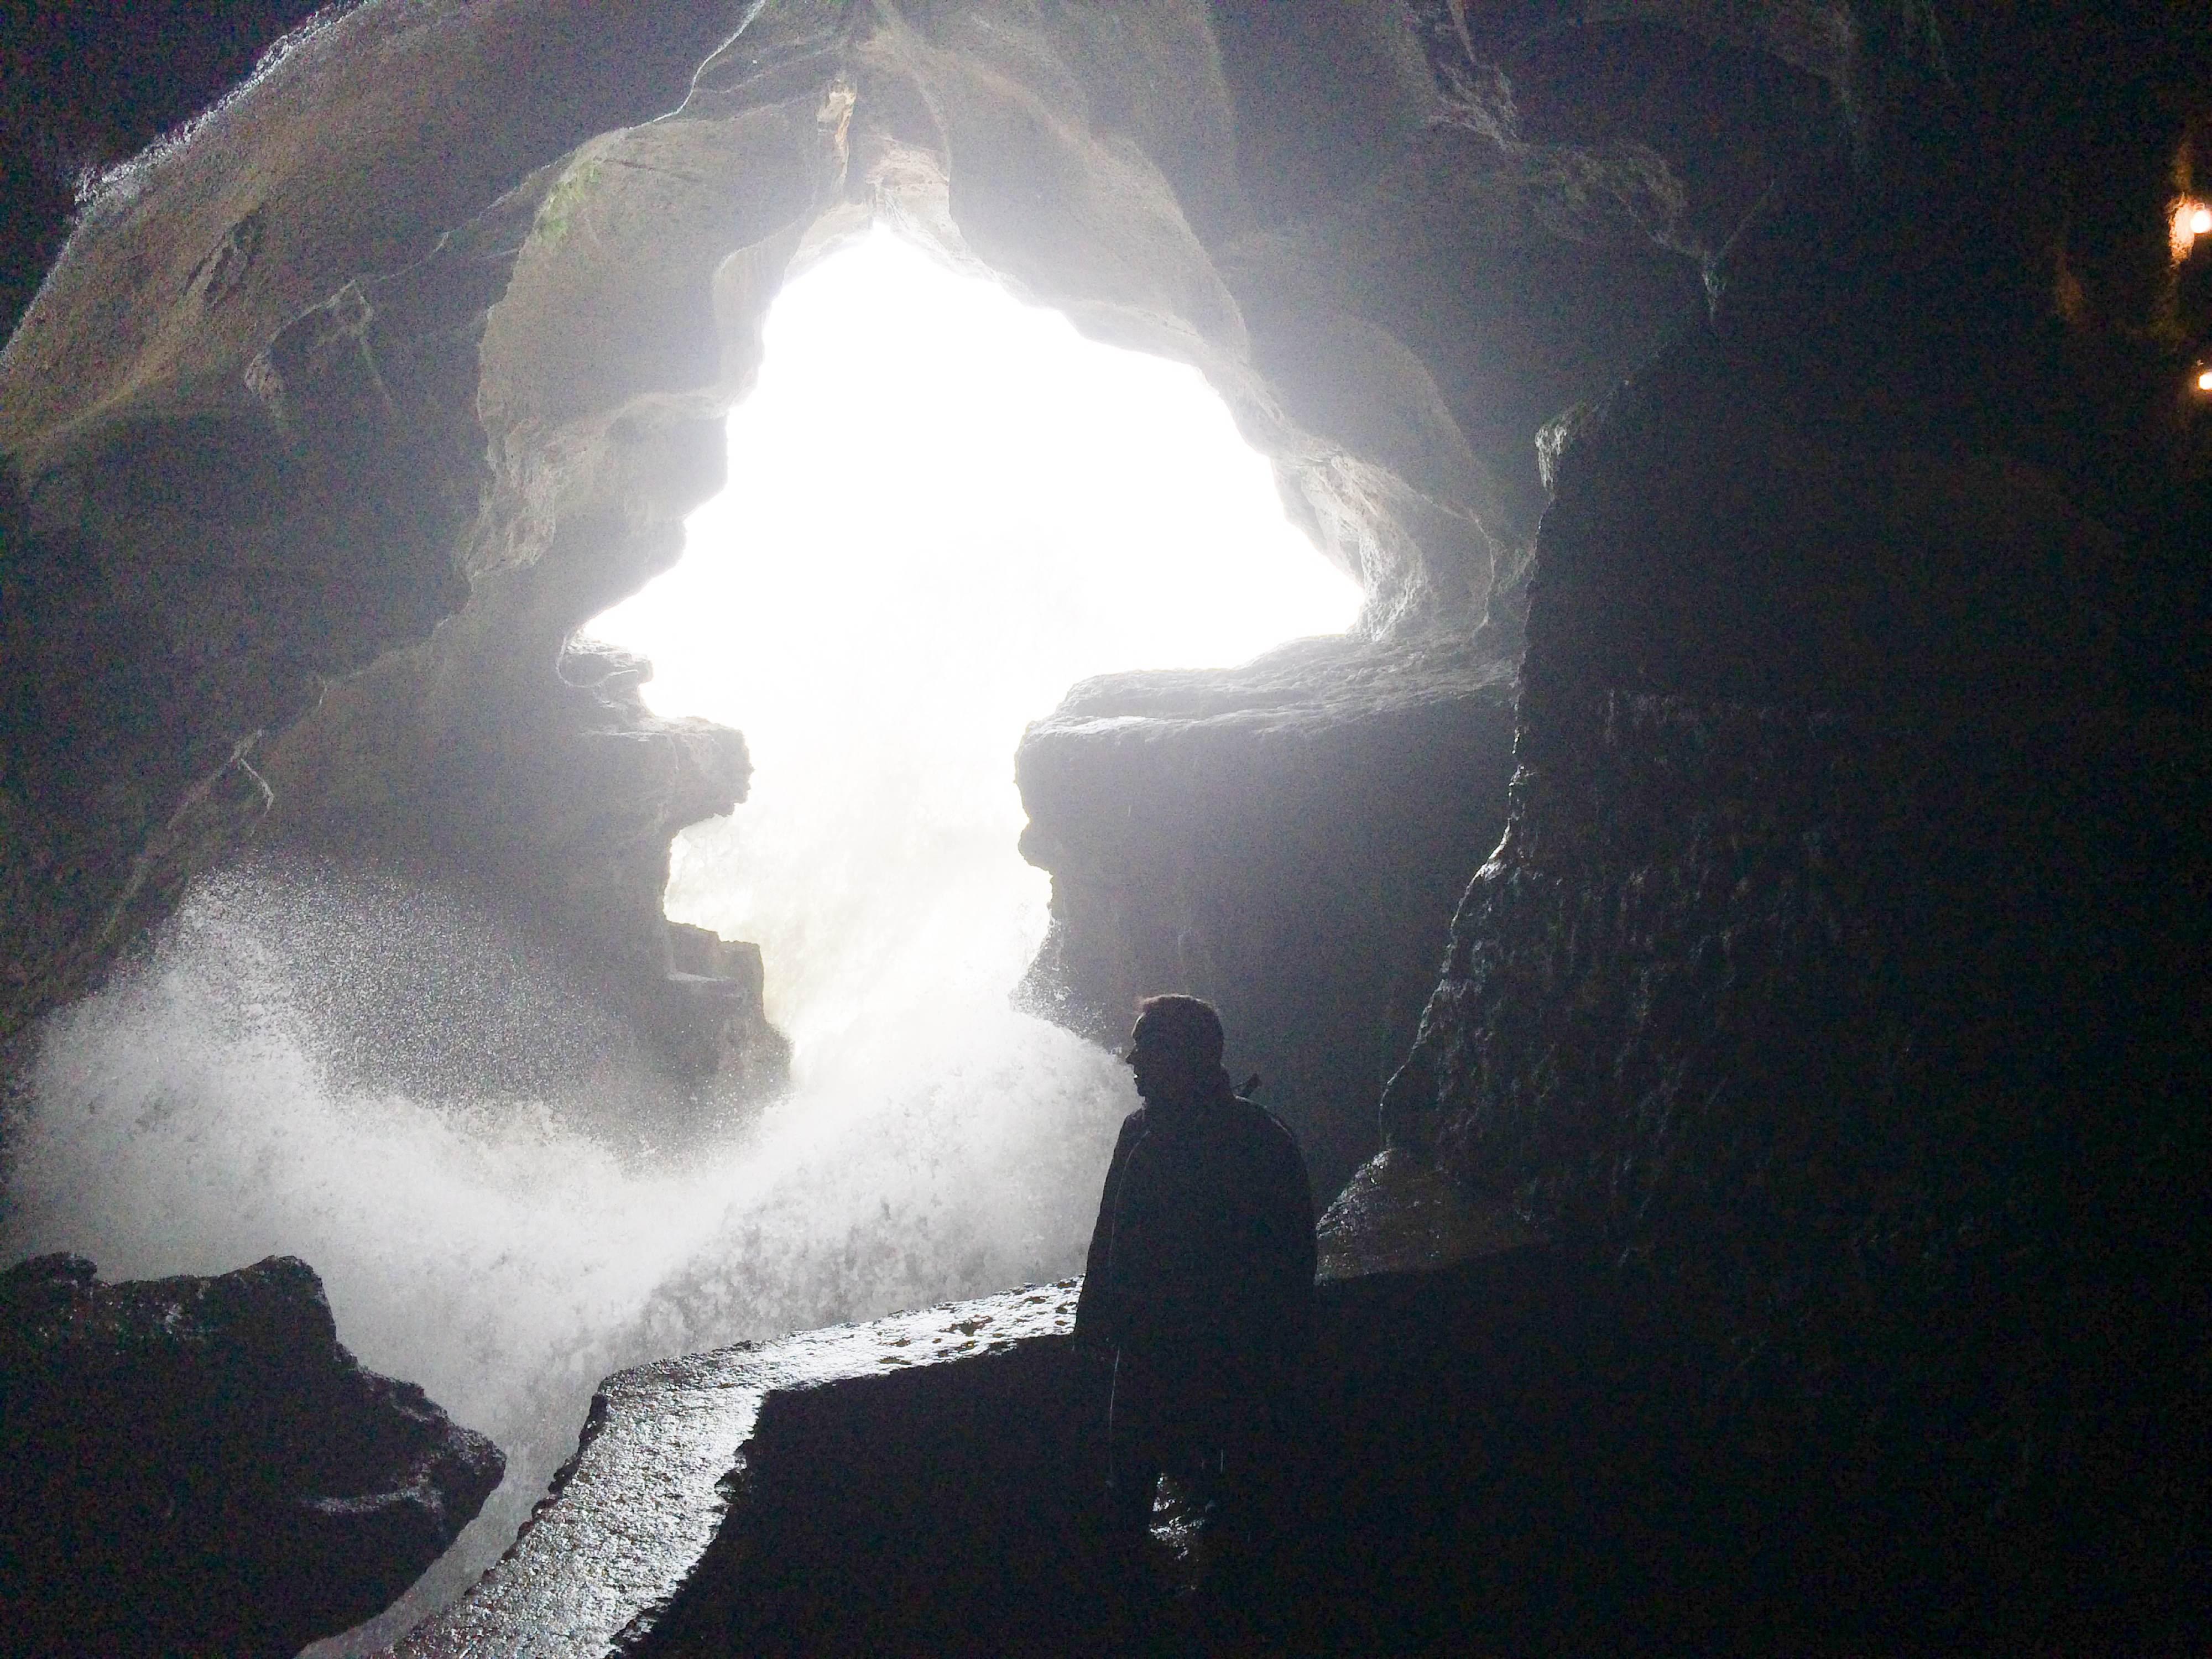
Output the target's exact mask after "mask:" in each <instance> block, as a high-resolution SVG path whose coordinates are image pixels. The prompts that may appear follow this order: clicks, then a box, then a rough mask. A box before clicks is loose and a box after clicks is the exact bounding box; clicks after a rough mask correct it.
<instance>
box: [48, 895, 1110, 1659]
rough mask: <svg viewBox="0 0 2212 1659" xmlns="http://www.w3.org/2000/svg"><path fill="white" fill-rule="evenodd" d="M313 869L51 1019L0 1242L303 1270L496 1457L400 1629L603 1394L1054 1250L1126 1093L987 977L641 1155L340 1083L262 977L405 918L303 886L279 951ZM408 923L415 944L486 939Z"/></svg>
mask: <svg viewBox="0 0 2212 1659" xmlns="http://www.w3.org/2000/svg"><path fill="white" fill-rule="evenodd" d="M307 879H308V878H306V877H303V876H302V874H301V872H300V871H298V870H296V869H288V868H284V867H283V866H276V867H271V866H258V867H255V868H249V869H248V870H246V871H245V872H233V873H231V874H229V875H228V876H226V877H224V878H221V879H218V880H216V881H215V882H211V883H209V884H204V885H203V886H202V887H201V888H200V889H199V890H197V891H196V892H195V894H194V895H193V896H192V897H191V900H190V901H189V902H188V903H187V905H186V907H185V910H184V912H183V913H182V914H181V915H179V917H178V918H177V919H176V920H175V921H174V922H173V923H172V924H171V925H170V926H169V927H167V928H166V929H165V930H164V932H163V933H162V936H161V939H160V941H159V943H158V945H156V947H155V950H154V951H152V953H151V954H150V956H149V958H148V959H147V960H145V961H144V962H143V963H138V964H137V965H135V966H133V967H132V968H131V969H127V970H126V971H125V972H124V973H123V974H122V975H118V978H117V980H116V981H114V982H113V983H112V984H111V985H110V986H109V987H107V988H106V990H104V991H102V992H101V993H100V994H98V995H96V996H94V997H93V998H91V999H89V1000H87V1001H85V1002H83V1003H81V1004H79V1005H77V1006H76V1007H74V1008H72V1009H70V1010H68V1011H67V1012H64V1014H62V1015H61V1016H60V1017H58V1018H56V1019H54V1020H53V1021H52V1022H51V1023H50V1024H49V1026H48V1028H47V1030H46V1032H45V1033H44V1036H43V1041H42V1042H41V1043H40V1048H39V1049H38V1051H37V1053H36V1055H35V1057H34V1060H33V1064H32V1066H31V1068H30V1072H29V1075H28V1077H27V1080H26V1081H27V1087H26V1089H25V1091H24V1095H23V1098H22V1100H21V1103H19V1105H20V1109H19V1110H18V1111H17V1112H16V1113H15V1116H14V1118H13V1121H11V1123H10V1125H9V1137H8V1139H9V1152H10V1160H9V1161H10V1170H9V1182H8V1188H7V1191H8V1212H7V1216H6V1224H5V1244H6V1252H7V1255H8V1258H9V1259H10V1260H14V1259H18V1258H21V1257H22V1256H26V1255H33V1254H38V1253H42V1252H45V1251H48V1250H60V1249H71V1250H76V1251H78V1252H80V1253H82V1254H84V1255H89V1256H91V1257H92V1258H93V1259H94V1261H97V1262H98V1263H99V1264H100V1269H101V1272H102V1273H103V1274H104V1275H105V1276H106V1277H107V1278H109V1279H135V1278H144V1277H151V1276H157V1275H161V1274H167V1273H220V1272H223V1271H226V1270H228V1268H231V1267H237V1266H239V1265H240V1264H241V1263H244V1262H249V1261H256V1260H258V1259H259V1258H261V1257H262V1256H264V1255H275V1254H287V1255H299V1256H301V1257H303V1258H305V1259H306V1260H307V1261H309V1262H310V1263H311V1264H313V1266H314V1267H315V1268H316V1269H317V1271H318V1272H319V1273H321V1275H322V1277H323V1281H324V1285H325V1289H326V1291H328V1294H329V1296H330V1300H331V1308H332V1310H333V1312H334V1313H335V1315H336V1316H337V1326H338V1332H339V1335H340V1338H341V1340H343V1341H344V1342H345V1343H346V1344H347V1345H348V1346H349V1347H351V1348H352V1349H353V1350H354V1352H356V1354H358V1355H359V1356H360V1358H362V1361H363V1362H364V1363H365V1364H368V1365H369V1366H371V1367H372V1368H373V1369H375V1370H381V1371H385V1372H386V1373H389V1374H391V1375H393V1376H403V1377H406V1378H409V1379H410V1380H411V1381H415V1382H418V1383H422V1385H423V1386H424V1387H425V1388H426V1389H428V1391H429V1394H430V1396H431V1397H432V1398H433V1399H434V1400H436V1401H439V1402H440V1403H441V1405H443V1406H445V1407H447V1409H448V1410H449V1411H450V1412H452V1413H453V1415H454V1417H455V1418H456V1419H458V1420H459V1421H460V1422H463V1423H465V1424H467V1425H470V1426H471V1427H474V1428H477V1429H481V1430H483V1431H485V1432H487V1433H489V1435H491V1437H493V1438H494V1439H495V1441H496V1442H498V1443H499V1444H500V1445H501V1448H502V1449H504V1450H505V1451H506V1452H507V1455H508V1458H509V1474H508V1478H507V1483H506V1485H505V1486H504V1487H503V1488H502V1490H501V1495H500V1497H499V1498H497V1499H495V1502H494V1504H492V1505H491V1506H489V1508H488V1510H487V1511H486V1514H485V1515H484V1516H483V1518H482V1519H481V1520H479V1522H477V1524H476V1526H475V1527H474V1528H471V1534H469V1536H468V1537H466V1538H465V1540H464V1541H463V1547H462V1548H461V1549H460V1550H459V1551H458V1552H457V1553H456V1554H455V1556H453V1558H450V1559H449V1561H448V1563H447V1565H446V1566H445V1569H444V1571H442V1572H441V1573H440V1574H438V1575H436V1582H435V1583H428V1584H426V1585H425V1586H424V1587H423V1590H422V1594H421V1595H418V1597H417V1598H416V1600H415V1603H414V1605H413V1606H411V1607H410V1608H409V1609H408V1610H407V1612H408V1613H409V1614H410V1615H411V1614H412V1613H415V1612H416V1611H419V1610H420V1609H421V1608H422V1606H423V1605H424V1604H425V1603H426V1602H431V1603H434V1602H435V1601H441V1600H443V1599H444V1597H445V1596H446V1595H447V1594H450V1593H451V1591H452V1590H453V1589H458V1588H459V1586H460V1585H461V1584H463V1583H465V1582H466V1581H467V1579H468V1578H469V1577H471V1576H472V1575H473V1574H474V1573H475V1572H476V1571H480V1570H481V1569H482V1568H483V1566H484V1565H487V1564H488V1562H489V1559H491V1558H492V1557H493V1556H495V1555H496V1554H497V1553H498V1552H499V1550H500V1549H501V1547H504V1545H505V1543H506V1541H507V1539H509V1538H511V1537H512V1536H513V1529H514V1527H515V1526H516V1524H518V1522H520V1518H521V1516H523V1514H525V1513H526V1511H527V1508H528V1505H529V1504H530V1503H531V1502H532V1500H533V1499H534V1498H535V1497H536V1495H537V1494H538V1492H542V1491H543V1490H544V1483H545V1481H546V1480H547V1478H548V1477H549V1476H550V1474H551V1472H552V1469H553V1468H554V1467H555V1466H556V1464H557V1463H558V1462H560V1461H561V1459H562V1457H563V1456H565V1455H567V1453H568V1449H570V1448H571V1447H572V1446H573V1444H574V1436H575V1432H576V1428H577V1425H578V1424H579V1423H580V1421H581V1420H582V1417H583V1411H584V1406H585V1404H586V1401H587V1400H588V1398H589V1395H590V1393H591V1389H592V1385H593V1383H595V1382H596V1381H597V1380H598V1379H599V1377H600V1376H604V1375H605V1374H606V1373H608V1372H610V1371H611V1370H617V1369H619V1368H620V1367H622V1366H623V1365H627V1364H636V1363H639V1362H641V1361H643V1360H646V1359H649V1358H658V1357H659V1356H662V1355H665V1354H669V1353H678V1352H689V1351H694V1350H697V1349H701V1348H705V1347H709V1346H716V1345H718V1344H721V1343H726V1342H730V1341H734V1340H739V1339H741V1338H744V1337H750V1336H759V1335H764V1334H773V1333H776V1332H781V1331H786V1330H791V1329H799V1328H807V1327H810V1326H814V1325H819V1324H824V1323H829V1322H835V1321H836V1320H839V1319H844V1318H850V1317H857V1316H865V1315H868V1314H872V1313H877V1312H882V1311H887V1310H891V1309H894V1308H899V1307H907V1306H913V1305H917V1304H925V1303H927V1302H931V1301H933V1300H937V1299H939V1298H942V1297H951V1296H957V1295H965V1294H971V1293H976V1292H981V1291H990V1290H994V1289H998V1288H1000V1287H1002V1286H1004V1285H1008V1284H1014V1283H1019V1282H1021V1281H1023V1280H1024V1279H1035V1278H1042V1277H1048V1276H1053V1275H1056V1274H1059V1273H1065V1272H1068V1271H1072V1270H1073V1269H1074V1268H1075V1267H1076V1266H1077V1265H1078V1263H1079V1254H1080V1249H1081V1245H1082V1241H1083V1238H1084V1236H1085V1230H1086V1228H1087V1225H1088V1222H1089V1219H1090V1217H1089V1213H1088V1211H1089V1206H1090V1205H1091V1202H1092V1201H1093V1200H1094V1198H1095V1194H1096V1190H1097V1178H1098V1174H1099V1171H1100V1170H1101V1169H1102V1168H1103V1160H1104V1158H1105V1155H1106V1151H1107V1149H1108V1147H1109V1144H1110V1138H1111V1135H1112V1133H1113V1127H1114V1125H1115V1121H1117V1120H1118V1116H1119V1115H1120V1113H1121V1111H1123V1110H1125V1109H1127V1106H1128V1105H1129V1104H1131V1103H1132V1102H1131V1101H1130V1099H1129V1098H1128V1097H1127V1092H1126V1091H1127V1085H1126V1082H1125V1081H1124V1080H1123V1079H1122V1078H1121V1076H1120V1075H1118V1071H1117V1068H1116V1067H1115V1066H1114V1065H1113V1063H1112V1061H1111V1060H1110V1059H1109V1056H1107V1055H1106V1054H1103V1052H1102V1051H1100V1050H1098V1049H1097V1048H1093V1047H1091V1046H1090V1045H1088V1044H1086V1043H1084V1042H1080V1041H1079V1040H1078V1039H1076V1038H1074V1037H1073V1036H1069V1035H1067V1034H1066V1033H1065V1032H1063V1031H1060V1030H1056V1029H1054V1028H1053V1027H1051V1026H1048V1025H1046V1024H1042V1023H1041V1022H1039V1021H1036V1020H1035V1019H1031V1018H1027V1017H1025V1016H1024V1015H1021V1014H1018V1013H1015V1012H1012V1011H1011V1010H1010V1009H1008V1008H1007V1007H1006V1003H1005V997H1004V992H1003V988H1002V989H1001V990H1000V994H999V995H998V996H996V997H995V998H991V997H983V996H977V995H974V994H970V995H969V996H968V997H966V998H964V999H963V998H959V997H957V996H956V997H953V998H949V999H948V998H939V999H937V1000H934V1001H933V1004H932V1006H929V1007H928V1008H927V1009H926V1010H910V1011H908V1017H907V1018H902V1017H901V1016H900V1015H898V1014H896V1013H891V1014H890V1018H888V1019H887V1021H885V1022H884V1023H883V1024H876V1025H875V1026H874V1027H873V1029H872V1030H870V1032H869V1034H868V1035H867V1036H866V1039H865V1040H858V1041H848V1042H844V1043H842V1044H841V1045H839V1046H838V1052H837V1053H836V1054H831V1055H826V1056H820V1057H818V1058H817V1063H815V1064H813V1065H811V1066H809V1067H808V1068H807V1070H806V1076H805V1083H804V1085H803V1086H802V1087H800V1088H799V1090H797V1091H794V1092H793V1094H792V1095H791V1096H790V1097H788V1098H787V1099H786V1100H784V1101H781V1102H780V1103H776V1104H775V1105H774V1106H772V1107H771V1108H769V1109H768V1110H767V1111H766V1112H765V1113H764V1114H763V1115H759V1116H758V1117H757V1118H756V1119H744V1118H733V1121H732V1122H730V1123H729V1124H728V1125H727V1126H726V1127H724V1128H723V1129H722V1130H721V1131H720V1132H719V1133H714V1134H713V1135H710V1136H709V1137H708V1139H707V1140H706V1142H705V1143H704V1144H703V1145H701V1146H696V1147H695V1148H693V1149H692V1150H690V1152H688V1153H686V1154H684V1155H683V1156H681V1157H680V1158H671V1157H669V1156H665V1155H656V1156H640V1155H637V1154H635V1153H634V1152H626V1151H623V1150H618V1149H617V1146H615V1145H614V1144H612V1143H611V1140H610V1139H609V1138H608V1137H606V1136H605V1135H604V1134H601V1133H596V1132H595V1131H594V1130H593V1128H592V1127H591V1126H590V1125H589V1123H588V1122H587V1121H580V1118H579V1116H578V1114H577V1110H576V1109H575V1107H574V1105H573V1104H572V1103H562V1102H557V1101H553V1100H550V1099H548V1098H544V1097H504V1098H502V1097H496V1096H494V1095H489V1094H487V1095H480V1096H478V1097H475V1098H472V1099H465V1100H463V1099H447V1100H444V1101H441V1102H438V1103H431V1102H429V1101H427V1100H424V1099H422V1098H417V1097H410V1096H404V1095H398V1094H394V1093H391V1092H386V1091H379V1090H377V1089H375V1088H374V1087H370V1086H365V1085H361V1084H358V1083H349V1082H345V1081H341V1080H340V1079H339V1076H338V1074H339V1073H342V1072H343V1071H345V1070H348V1069H349V1067H347V1066H339V1065H337V1064H334V1063H333V1062H332V1061H331V1059H330V1058H329V1057H328V1056H327V1054H326V1053H325V1052H324V1050H325V1045H324V1044H322V1043H320V1042H319V1040H318V1034H317V1030H316V1025H315V1019H314V1016H313V1013H312V1012H311V1011H303V1010H302V1008H301V1006H299V1000H295V999H294V998H292V997H291V996H290V995H289V993H288V987H289V985H290V984H293V983H295V982H296V983H304V984H306V985H308V986H310V987H312V986H314V985H316V984H317V983H319V982H321V981H326V980H327V979H328V978H329V977H330V976H331V975H332V974H333V972H334V971H336V970H337V969H338V968H339V967H340V966H342V965H343V964H342V963H334V962H333V961H332V960H331V959H330V952H331V951H333V950H343V951H352V950H356V949H358V948H359V946H360V945H361V942H362V939H363V938H364V936H366V937H368V938H371V939H376V938H383V937H387V936H388V935H389V933H390V930H391V929H392V927H395V926H398V925H400V924H401V921H402V919H401V918H399V917H398V916H396V915H392V914H389V913H386V912H385V911H384V910H383V909H382V908H381V906H380V903H379V902H376V901H378V900H380V899H381V898H383V897H387V896H390V894H391V893H392V888H391V887H390V886H389V885H388V884H384V883H380V882H378V883H368V884H364V883H362V882H359V881H356V880H354V879H352V878H349V877H347V876H345V875H343V874H341V873H333V872H328V871H323V872H314V873H313V891H314V894H315V896H316V901H317V905H318V907H319V910H320V911H321V913H322V914H323V915H324V916H325V919H326V920H327V919H328V918H329V917H331V915H339V916H342V917H343V919H344V920H346V921H348V922H349V924H350V925H349V926H348V927H345V928H343V929H342V930H335V931H333V930H329V929H314V928H311V929H307V930H306V931H305V932H304V933H302V932H301V931H300V930H298V929H296V928H295V927H292V926H291V925H289V923H288V915H291V914H293V913H295V909H296V907H297V906H298V904H299V902H300V896H301V885H302V884H303V881H305V880H307ZM364 891H366V892H367V893H368V895H369V897H368V898H367V899H364V898H363V897H362V893H363V892H364ZM349 899H350V900H351V901H352V902H353V903H354V904H355V905H356V907H357V908H353V909H350V910H349V908H348V906H349ZM434 908H435V907H434ZM413 925H414V927H416V929H417V930H418V931H417V932H416V934H415V937H414V943H415V945H416V947H417V948H418V949H420V950H421V951H423V953H424V954H425V955H426V956H427V957H435V956H437V955H438V954H439V953H440V952H441V948H442V947H446V946H452V947H453V948H454V949H455V950H456V951H458V952H459V954H460V955H462V956H463V957H466V956H467V955H469V954H470V952H471V950H472V949H473V948H475V947H478V946H480V945H482V943H483V937H482V935H481V934H475V935H471V934H463V935H461V936H458V937H456V936H454V935H453V933H443V934H441V933H431V934H430V935H429V936H428V937H425V936H423V935H422V933H421V932H420V931H419V930H420V929H421V928H422V926H423V923H422V921H421V920H420V919H419V918H418V919H417V921H416V922H415V923H414V924H413ZM437 926H438V927H440V928H441V929H451V928H453V927H454V926H455V924H454V922H453V920H452V918H451V917H450V916H441V918H440V920H439V921H438V924H437ZM1017 966H1018V964H1017ZM516 997H520V998H521V999H523V1000H525V1001H526V1003H527V1004H528V1005H529V1006H531V1007H532V1009H533V1011H534V1012H537V1013H538V1015H539V1016H541V1017H544V1018H550V1019H554V1020H559V1019H562V1018H576V1019H581V1020H586V1021H588V1020H589V1018H591V1011H590V1010H589V1009H588V1008H586V1007H568V1006H564V1005H563V1000H562V994H561V989H560V987H558V986H557V984H554V985H549V984H548V983H545V982H542V981H526V982H522V983H518V981H516V979H514V978H513V977H512V976H510V977H508V978H505V979H501V980H498V981H483V982H481V983H480V984H479V985H478V986H477V988H476V989H475V990H474V991H473V992H471V990H470V988H469V987H465V986H457V985H455V984H454V983H453V982H451V981H450V980H445V981H439V982H438V983H436V984H435V999H436V1002H437V1006H438V1008H439V1009H440V1010H442V1011H445V1012H450V1013H451V1014H452V1015H453V1017H454V1018H459V1019H461V1020H463V1021H466V1020H468V1019H470V1018H475V1017H478V1016H486V1017H489V1014H490V1013H491V1012H494V1011H492V1010H490V1009H489V1007H488V1006H486V1005H490V1004H493V1003H495V1002H498V1003H504V1002H505V1001H506V1000H508V999H511V998H516ZM394 1012H395V1019H394V1023H395V1024H398V1025H399V1026H401V1027H404V1025H405V1024H406V1016H407V1013H408V1011H407V1010H404V1009H398V1010H396V1011H394ZM887 1012H888V1011H887ZM628 1081H629V1086H632V1087H634V1088H635V1089H637V1090H639V1091H645V1092H650V1091H653V1090H654V1089H655V1088H656V1087H658V1086H659V1085H657V1084H656V1083H655V1082H654V1081H653V1079H650V1078H647V1077H645V1076H642V1075H635V1076H633V1077H631V1078H630V1079H629V1080H628ZM615 1083H616V1080H615V1079H609V1078H605V1077H602V1078H601V1079H600V1086H601V1087H607V1086H610V1085H614V1084H615ZM400 1622H404V1620H388V1621H386V1627H385V1628H386V1633H388V1628H389V1626H391V1625H392V1624H395V1623H400Z"/></svg>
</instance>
